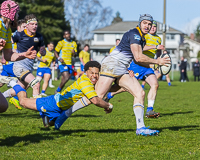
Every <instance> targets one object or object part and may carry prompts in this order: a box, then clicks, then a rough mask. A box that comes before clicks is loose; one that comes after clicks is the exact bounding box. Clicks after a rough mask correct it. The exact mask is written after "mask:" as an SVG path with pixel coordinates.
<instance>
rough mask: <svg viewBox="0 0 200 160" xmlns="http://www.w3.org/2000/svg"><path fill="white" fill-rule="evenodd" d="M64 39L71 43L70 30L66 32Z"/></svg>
mask: <svg viewBox="0 0 200 160" xmlns="http://www.w3.org/2000/svg"><path fill="white" fill-rule="evenodd" d="M63 37H64V38H65V39H66V40H67V41H70V39H71V33H70V30H65V31H64V32H63Z"/></svg>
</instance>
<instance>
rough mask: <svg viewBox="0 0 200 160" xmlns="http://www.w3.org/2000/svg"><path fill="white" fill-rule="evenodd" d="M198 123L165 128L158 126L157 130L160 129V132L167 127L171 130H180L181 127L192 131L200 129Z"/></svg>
mask: <svg viewBox="0 0 200 160" xmlns="http://www.w3.org/2000/svg"><path fill="white" fill-rule="evenodd" d="M198 127H200V126H198V125H188V126H173V127H163V128H157V130H159V131H160V132H162V131H163V130H165V129H169V130H172V131H179V130H181V129H184V130H186V131H192V130H200V129H197V128H198Z"/></svg>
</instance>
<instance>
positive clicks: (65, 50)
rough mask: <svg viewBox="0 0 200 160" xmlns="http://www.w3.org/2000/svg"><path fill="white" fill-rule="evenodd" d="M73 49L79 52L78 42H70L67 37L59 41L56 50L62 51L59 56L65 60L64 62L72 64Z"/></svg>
mask: <svg viewBox="0 0 200 160" xmlns="http://www.w3.org/2000/svg"><path fill="white" fill-rule="evenodd" d="M72 50H74V51H75V52H77V44H76V42H75V41H70V42H68V41H67V40H66V39H63V40H62V41H59V42H58V44H57V46H56V48H55V51H56V52H58V53H59V52H60V55H59V57H60V58H62V59H63V60H64V63H62V64H66V65H72V54H73V53H72Z"/></svg>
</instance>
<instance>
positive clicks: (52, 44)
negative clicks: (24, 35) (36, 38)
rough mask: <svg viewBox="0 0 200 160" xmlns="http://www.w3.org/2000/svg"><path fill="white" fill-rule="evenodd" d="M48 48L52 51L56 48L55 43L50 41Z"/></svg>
mask: <svg viewBox="0 0 200 160" xmlns="http://www.w3.org/2000/svg"><path fill="white" fill-rule="evenodd" d="M47 48H48V50H49V51H52V50H53V49H54V43H53V42H49V44H48V45H47Z"/></svg>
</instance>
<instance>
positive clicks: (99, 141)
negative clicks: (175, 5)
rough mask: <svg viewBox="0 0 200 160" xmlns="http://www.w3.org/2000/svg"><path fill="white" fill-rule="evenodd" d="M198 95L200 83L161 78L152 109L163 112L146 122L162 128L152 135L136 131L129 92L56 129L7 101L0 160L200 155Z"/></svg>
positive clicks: (0, 120)
mask: <svg viewBox="0 0 200 160" xmlns="http://www.w3.org/2000/svg"><path fill="white" fill-rule="evenodd" d="M71 82H72V81H70V82H69V83H68V85H69V84H70V83H71ZM58 83H59V82H54V85H56V86H58ZM5 89H7V87H3V88H1V92H2V91H4V90H5ZM148 89H149V87H148V86H146V90H145V91H146V92H148ZM54 90H55V89H50V88H48V90H47V92H46V93H47V94H49V95H50V94H54ZM31 92H32V91H31V89H29V90H28V93H29V96H31ZM199 97H200V82H186V83H180V82H178V81H174V82H172V86H171V87H168V85H167V83H166V82H160V88H159V90H158V96H157V99H156V103H155V107H154V108H155V111H158V112H160V113H161V116H160V117H159V118H157V119H146V118H145V124H146V126H150V127H151V128H152V129H157V130H159V131H160V134H159V136H152V137H150V136H149V137H143V136H136V134H135V129H136V125H135V116H134V113H133V109H132V102H133V97H132V96H131V95H130V94H128V93H123V94H120V95H116V96H115V98H114V99H112V100H111V103H112V104H113V105H114V110H113V112H112V113H111V114H105V113H104V111H103V109H101V108H98V107H95V106H94V105H91V106H88V107H87V108H85V109H82V110H79V111H77V112H76V113H75V114H73V115H72V117H70V118H69V119H68V120H67V121H66V122H65V123H64V125H63V126H62V127H61V130H60V131H55V130H53V128H50V129H47V128H44V127H43V125H42V120H41V118H40V116H39V113H38V112H34V111H31V110H28V109H23V110H17V109H15V107H14V106H13V105H9V109H8V110H7V112H5V113H3V114H0V160H3V159H6V160H12V159H15V160H18V159H19V160H22V159H27V160H35V159H42V160H43V159H45V160H49V159H81V160H82V159H104V160H108V159H120V160H123V159H130V160H132V159H161V160H162V159H200V158H199V157H200V105H199V104H200V98H199ZM146 104H147V102H145V108H146Z"/></svg>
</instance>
